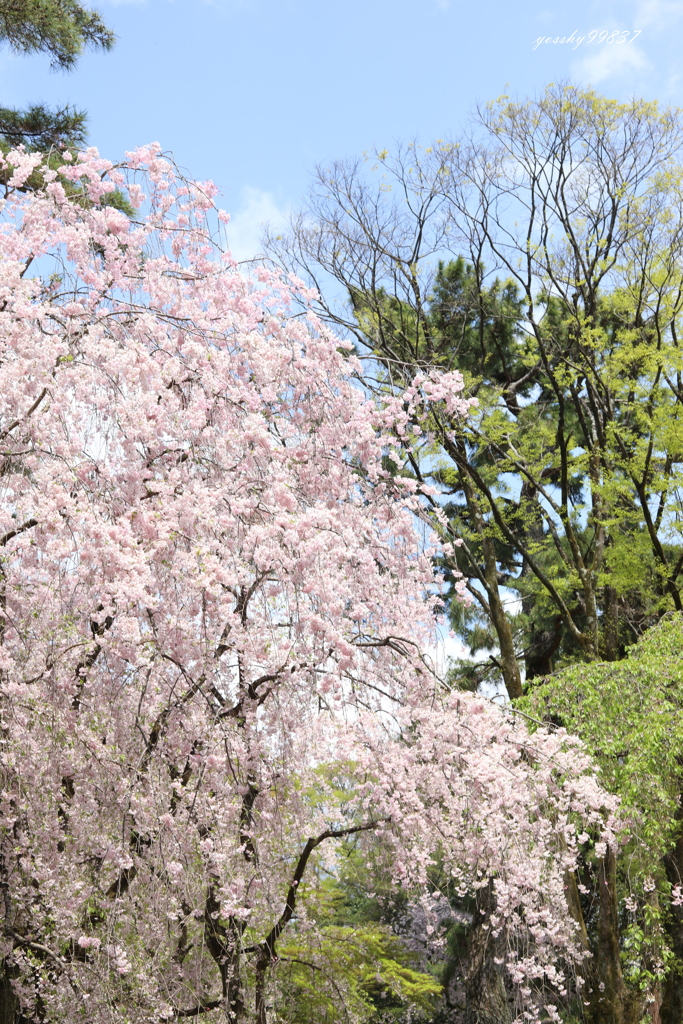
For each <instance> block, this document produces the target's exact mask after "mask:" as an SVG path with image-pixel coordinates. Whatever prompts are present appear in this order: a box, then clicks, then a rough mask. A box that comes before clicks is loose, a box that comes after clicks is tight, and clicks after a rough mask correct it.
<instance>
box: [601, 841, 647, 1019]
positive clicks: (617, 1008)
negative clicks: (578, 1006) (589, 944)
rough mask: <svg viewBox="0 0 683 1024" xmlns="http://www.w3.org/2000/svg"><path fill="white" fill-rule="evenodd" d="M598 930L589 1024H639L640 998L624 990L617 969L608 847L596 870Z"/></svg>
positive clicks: (612, 861)
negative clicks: (590, 1023)
mask: <svg viewBox="0 0 683 1024" xmlns="http://www.w3.org/2000/svg"><path fill="white" fill-rule="evenodd" d="M598 897H599V905H598V927H597V943H596V948H595V973H594V975H593V983H592V989H593V991H592V993H589V997H590V1004H591V1005H590V1019H591V1022H592V1024H639V1022H640V1020H641V1017H642V1011H643V1009H644V1006H643V999H642V998H641V997H639V996H637V995H636V994H635V993H631V992H629V991H628V989H627V987H626V982H625V981H624V976H623V973H622V970H621V955H620V952H621V951H620V948H619V919H618V913H617V861H616V856H615V854H614V851H613V850H612V849H611V848H610V847H608V848H607V852H606V854H605V856H604V857H603V858H602V861H601V864H600V867H599V869H598Z"/></svg>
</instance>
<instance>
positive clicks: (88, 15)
mask: <svg viewBox="0 0 683 1024" xmlns="http://www.w3.org/2000/svg"><path fill="white" fill-rule="evenodd" d="M115 38H116V37H115V36H114V33H113V32H112V31H111V29H108V28H107V26H106V25H105V24H104V22H103V21H102V19H101V17H100V15H99V14H98V13H97V12H96V11H94V10H92V9H90V8H88V7H85V6H83V4H80V3H78V2H77V0H11V2H10V3H2V4H0V42H5V43H7V44H8V45H9V46H10V48H11V49H12V50H14V52H15V53H38V52H40V53H47V54H49V55H50V57H51V58H52V67H53V68H55V69H59V70H62V71H69V70H71V69H72V68H73V67H74V66H75V64H76V62H77V60H78V58H79V57H80V56H81V54H82V53H83V51H84V49H85V48H86V47H88V46H93V47H96V48H99V49H102V50H109V49H111V47H112V46H113V45H114V42H115ZM85 123H86V114H85V112H84V111H82V110H76V109H74V108H73V107H70V106H66V107H62V108H58V109H56V110H50V108H48V107H46V106H45V105H44V104H42V103H40V104H34V105H32V106H30V107H27V108H26V109H25V110H15V109H11V108H9V107H0V147H2V150H3V152H7V150H8V149H13V148H15V147H16V146H25V148H26V149H27V150H30V151H32V150H37V151H41V152H49V151H52V150H58V149H60V148H63V147H73V148H79V147H82V146H84V145H85V141H86V138H87V135H86V128H85Z"/></svg>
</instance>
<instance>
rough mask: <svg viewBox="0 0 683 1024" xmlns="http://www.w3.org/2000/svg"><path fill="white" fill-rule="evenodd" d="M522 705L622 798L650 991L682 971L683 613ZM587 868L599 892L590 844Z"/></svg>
mask: <svg viewBox="0 0 683 1024" xmlns="http://www.w3.org/2000/svg"><path fill="white" fill-rule="evenodd" d="M519 707H520V710H522V711H524V712H525V713H527V714H530V715H531V716H532V717H533V718H536V719H541V718H543V719H546V720H549V721H551V722H554V723H555V724H557V725H561V726H563V727H564V728H566V729H568V730H569V731H570V732H573V733H575V734H577V735H578V736H580V737H581V739H582V740H583V741H584V743H585V744H586V746H587V747H588V749H589V750H590V751H591V753H592V755H593V756H594V757H595V759H596V761H597V763H598V765H599V766H600V771H601V775H602V780H603V782H604V784H605V786H606V787H607V788H608V789H609V790H610V791H611V792H613V793H615V794H617V795H618V796H619V798H620V800H621V807H622V813H623V815H624V817H625V819H626V822H627V827H628V832H629V839H628V841H627V842H626V844H625V846H624V848H623V849H622V851H621V855H620V858H619V864H618V871H617V881H618V894H617V895H618V899H619V904H620V945H621V948H622V961H623V968H624V976H625V978H626V979H627V981H628V982H630V984H631V985H633V986H634V987H636V988H639V989H642V990H648V989H650V988H651V987H652V985H653V984H654V983H655V982H656V981H657V979H661V978H662V977H664V976H665V975H666V974H667V973H668V972H669V971H670V970H672V969H676V970H678V968H679V966H680V965H679V964H678V963H677V955H676V954H678V955H680V951H674V950H673V949H672V943H671V940H670V937H669V931H670V928H671V925H672V920H673V918H672V914H673V908H672V907H671V905H670V897H671V891H672V884H676V883H677V880H678V881H683V879H681V878H680V874H679V872H680V867H681V865H680V864H678V863H677V861H676V858H675V852H676V848H677V843H678V841H679V840H680V838H681V834H682V829H681V823H682V822H681V793H682V792H683V616H682V615H681V614H680V613H671V614H669V615H667V616H665V618H664V619H662V621H660V622H659V623H658V624H657V625H656V626H655V627H653V628H652V629H650V630H648V631H647V632H646V633H645V634H644V636H643V638H642V639H641V640H640V642H639V643H638V644H636V645H634V646H632V647H631V648H629V650H628V652H627V655H626V657H625V658H624V659H623V660H622V661H620V662H613V663H609V662H608V663H605V662H593V663H591V664H588V665H576V666H573V667H571V668H568V669H566V670H564V671H562V672H559V673H557V674H556V675H554V676H551V677H550V678H548V679H546V680H544V681H543V682H542V683H541V684H539V685H535V686H534V687H533V688H532V689H531V691H530V693H529V694H528V695H527V696H526V697H525V698H524V699H523V700H522V701H520V702H519ZM584 861H585V867H584V873H583V881H584V882H585V883H587V887H589V886H592V885H593V884H594V879H593V875H592V865H593V864H594V863H595V858H594V856H593V854H592V853H591V848H590V844H589V845H588V846H587V847H586V852H585V858H584Z"/></svg>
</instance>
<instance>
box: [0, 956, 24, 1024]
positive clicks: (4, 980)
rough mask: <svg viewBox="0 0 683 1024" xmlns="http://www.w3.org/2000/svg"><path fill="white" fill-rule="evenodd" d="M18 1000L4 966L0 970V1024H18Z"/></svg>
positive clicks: (10, 976) (9, 975) (7, 970)
mask: <svg viewBox="0 0 683 1024" xmlns="http://www.w3.org/2000/svg"><path fill="white" fill-rule="evenodd" d="M19 1017H20V1014H19V1000H18V999H17V997H16V995H15V994H14V989H13V988H12V975H11V972H10V969H9V968H8V967H7V965H6V964H3V966H2V970H0V1024H18V1021H19Z"/></svg>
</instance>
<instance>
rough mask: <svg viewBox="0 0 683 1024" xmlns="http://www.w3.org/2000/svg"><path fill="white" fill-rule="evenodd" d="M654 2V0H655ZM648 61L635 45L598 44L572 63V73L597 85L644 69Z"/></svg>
mask: <svg viewBox="0 0 683 1024" xmlns="http://www.w3.org/2000/svg"><path fill="white" fill-rule="evenodd" d="M655 2H656V0H655ZM649 67H650V62H649V61H648V60H647V58H646V57H645V54H644V53H643V52H642V50H640V49H638V48H637V47H636V46H625V45H624V46H614V45H612V46H607V45H606V44H602V45H599V46H598V48H597V49H595V50H593V51H592V52H591V53H590V54H589V55H588V56H586V57H584V58H583V60H578V61H575V62H574V64H572V69H571V70H572V75H573V76H574V77H575V78H576V79H577V80H578V81H581V82H584V83H586V84H590V85H598V83H599V82H604V81H605V80H606V79H608V78H621V77H622V76H624V75H626V74H633V72H634V71H644V70H646V69H647V68H649Z"/></svg>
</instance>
